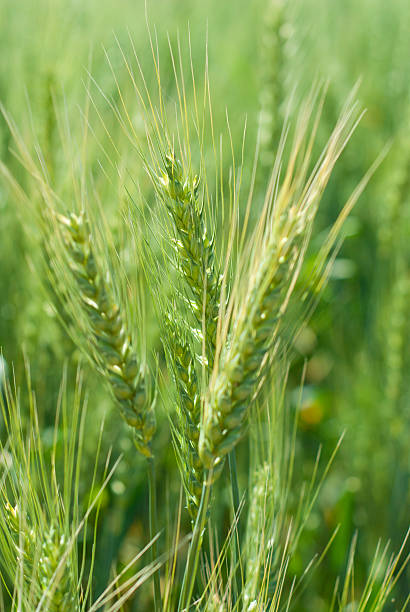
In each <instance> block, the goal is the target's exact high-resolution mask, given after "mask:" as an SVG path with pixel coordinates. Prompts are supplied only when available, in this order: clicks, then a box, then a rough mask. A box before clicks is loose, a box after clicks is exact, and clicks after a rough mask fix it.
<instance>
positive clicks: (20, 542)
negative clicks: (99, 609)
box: [4, 502, 78, 612]
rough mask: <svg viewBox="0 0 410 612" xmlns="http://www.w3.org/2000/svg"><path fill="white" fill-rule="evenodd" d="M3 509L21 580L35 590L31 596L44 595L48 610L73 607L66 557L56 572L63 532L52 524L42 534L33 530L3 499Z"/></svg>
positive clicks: (63, 544)
mask: <svg viewBox="0 0 410 612" xmlns="http://www.w3.org/2000/svg"><path fill="white" fill-rule="evenodd" d="M4 511H5V515H6V516H7V521H8V525H9V527H10V534H11V536H12V538H13V546H14V548H15V553H16V557H17V565H19V564H20V565H21V566H22V567H23V568H24V579H25V580H27V581H28V582H29V583H30V588H31V589H34V590H35V592H34V593H33V595H34V597H35V598H36V600H37V603H38V602H39V601H40V600H41V598H42V597H45V601H46V607H47V610H49V611H50V612H70V610H73V609H77V605H78V602H77V603H76V599H77V598H76V595H75V587H74V584H73V580H72V576H73V572H72V571H71V570H70V562H71V559H70V557H68V558H67V562H66V563H65V564H64V566H63V567H62V568H61V570H60V572H58V567H59V565H60V562H61V557H62V555H63V554H64V552H65V550H66V544H67V541H66V537H65V534H62V533H60V531H59V529H58V528H57V527H56V526H55V525H51V526H47V528H46V529H45V531H44V533H36V531H35V530H34V529H33V528H32V527H31V526H30V525H29V524H28V522H27V518H26V517H23V516H22V513H21V512H20V510H19V507H18V506H17V505H16V506H14V507H13V506H12V505H11V504H10V503H8V502H7V503H6V504H5V506H4ZM56 573H57V575H56ZM33 578H35V580H33Z"/></svg>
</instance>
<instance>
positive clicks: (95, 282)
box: [57, 213, 156, 457]
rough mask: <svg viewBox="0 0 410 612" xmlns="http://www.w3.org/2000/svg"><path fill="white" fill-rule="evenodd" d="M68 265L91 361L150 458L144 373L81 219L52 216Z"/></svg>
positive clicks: (150, 408) (149, 404) (150, 418)
mask: <svg viewBox="0 0 410 612" xmlns="http://www.w3.org/2000/svg"><path fill="white" fill-rule="evenodd" d="M57 218H58V221H59V222H60V224H61V225H62V226H63V228H64V230H65V231H64V242H65V246H66V250H67V255H68V260H69V265H70V268H71V272H72V275H73V278H74V279H75V283H76V285H77V289H78V293H79V296H80V299H81V306H82V309H83V311H84V313H85V315H86V319H87V323H88V326H89V329H90V339H91V343H92V347H93V354H92V356H93V358H94V361H95V364H96V366H97V368H98V369H99V371H100V372H101V373H102V375H103V376H104V378H105V380H106V381H107V382H108V384H109V386H110V388H111V390H112V393H113V395H114V398H115V400H116V403H117V405H118V407H119V409H120V412H121V415H122V417H123V418H124V420H125V421H126V422H127V423H128V425H130V426H131V427H132V428H133V431H134V442H135V445H136V447H137V449H138V451H139V452H140V453H141V454H142V455H144V456H145V457H151V456H152V452H151V439H152V437H153V435H154V432H155V427H156V424H155V414H154V405H153V401H152V399H151V393H150V389H149V384H148V380H147V373H146V372H145V370H144V369H143V367H142V365H141V363H140V362H139V360H138V357H137V354H136V351H135V350H134V348H133V345H132V340H131V336H130V334H129V333H128V331H127V328H126V324H125V320H124V317H123V315H122V312H121V309H120V306H119V305H118V304H117V303H116V301H115V299H114V297H113V292H112V290H111V287H110V285H109V282H108V281H107V280H106V279H105V278H104V274H103V272H102V271H101V270H100V269H99V267H98V263H97V261H96V259H95V257H94V253H93V249H92V242H91V235H90V231H89V229H88V223H87V221H86V219H85V216H84V214H80V215H75V214H72V213H71V214H70V215H68V216H64V215H58V217H57Z"/></svg>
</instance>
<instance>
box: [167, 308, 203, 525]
mask: <svg viewBox="0 0 410 612" xmlns="http://www.w3.org/2000/svg"><path fill="white" fill-rule="evenodd" d="M165 328H166V333H167V343H166V347H165V348H166V350H167V355H168V361H169V363H170V366H171V371H172V373H173V377H174V382H175V386H176V390H177V402H176V413H177V414H176V416H177V422H176V423H172V430H173V435H174V442H175V452H176V456H177V461H178V467H179V470H180V473H181V476H182V482H183V485H184V489H185V495H186V501H187V509H188V512H189V514H190V516H191V519H192V520H193V521H194V520H195V519H196V516H197V514H198V508H199V504H200V500H201V493H202V483H203V479H204V470H203V465H202V462H201V460H200V458H199V450H198V442H199V423H200V420H201V395H200V387H199V381H198V377H197V373H196V368H195V357H194V355H193V353H192V351H191V348H190V346H189V345H188V342H187V341H186V339H185V338H184V332H183V329H182V326H181V325H179V324H178V322H177V320H176V318H175V316H174V315H173V314H170V313H168V315H167V316H166V318H165Z"/></svg>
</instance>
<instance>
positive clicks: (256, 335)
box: [199, 106, 354, 469]
mask: <svg viewBox="0 0 410 612" xmlns="http://www.w3.org/2000/svg"><path fill="white" fill-rule="evenodd" d="M353 110H354V106H353V107H352V108H348V107H347V110H346V112H345V113H344V114H343V115H342V116H341V118H340V119H339V122H338V123H337V125H336V127H335V130H334V132H333V134H332V136H331V137H330V139H329V141H328V144H327V146H326V148H325V150H324V152H323V153H322V155H321V157H320V159H319V162H318V163H317V164H316V166H315V167H314V170H313V172H312V173H311V175H310V176H309V177H308V178H306V174H307V166H308V163H309V161H310V153H311V148H312V143H313V136H314V133H315V132H314V130H313V133H312V135H311V136H310V142H309V143H308V144H307V145H306V144H305V139H306V130H307V125H308V121H307V118H308V117H309V114H308V115H303V114H302V115H301V122H300V123H299V126H298V127H297V135H296V139H295V143H294V146H293V151H292V154H291V157H290V161H289V164H288V167H287V170H286V173H285V176H284V179H283V182H282V186H281V188H280V190H279V193H278V194H277V196H276V197H274V195H273V194H274V192H275V186H274V185H275V183H276V182H277V180H278V177H277V176H276V177H275V175H273V176H272V179H273V180H272V182H271V185H272V198H271V201H269V200H270V198H268V199H267V203H266V206H265V209H264V211H263V213H262V215H261V220H260V224H259V227H258V230H257V232H256V234H255V242H254V245H253V253H254V254H253V257H252V258H251V264H250V266H249V269H248V271H249V281H248V289H247V292H246V293H245V294H244V296H240V295H239V294H238V295H237V296H234V298H235V299H236V301H237V304H236V305H235V306H236V308H235V309H234V308H231V311H232V312H233V313H234V316H233V321H232V325H231V329H232V331H231V333H230V335H229V336H228V337H227V338H225V340H223V339H222V341H223V343H224V345H223V350H222V351H221V355H220V358H219V360H218V364H217V366H218V367H217V368H215V369H214V373H213V376H212V378H211V381H210V388H209V393H208V396H207V398H206V402H205V409H204V417H203V422H202V423H201V428H200V429H201V432H200V441H199V450H200V456H201V459H202V461H203V463H204V465H205V467H206V468H208V469H210V468H212V467H214V466H216V465H218V464H219V463H220V462H221V460H222V459H223V457H224V456H225V455H226V454H228V453H229V452H230V451H231V450H232V449H233V448H234V446H235V445H236V444H237V442H238V440H239V439H240V437H241V435H242V433H243V425H244V419H245V415H246V411H247V410H248V408H249V406H250V405H251V404H252V402H253V400H254V399H255V392H256V390H257V388H258V385H257V383H259V382H260V381H261V368H262V366H263V364H264V363H265V362H266V360H267V359H268V358H269V357H271V356H273V354H274V351H275V350H276V349H277V343H278V339H280V330H281V320H282V317H283V314H284V313H285V311H286V309H287V306H288V303H289V299H290V296H291V294H292V292H293V290H294V288H295V284H296V280H297V278H298V275H299V272H300V268H301V264H302V261H303V257H304V254H305V252H306V248H307V244H308V241H309V238H310V235H311V230H312V224H313V220H314V218H315V215H316V212H317V208H318V205H319V201H320V198H321V196H322V193H323V191H324V189H325V187H326V185H327V183H328V181H329V178H330V175H331V172H332V170H333V167H334V165H335V163H336V161H337V159H338V157H339V156H340V154H341V152H342V150H343V148H344V146H345V145H346V142H347V140H348V136H349V132H348V126H349V124H350V120H351V117H352V114H353ZM316 125H317V121H316ZM299 155H301V159H300V160H299V161H298V157H299ZM346 206H348V204H347V205H346ZM343 214H344V213H343V211H342V213H341V217H342V218H343ZM339 227H340V223H339V222H338V221H337V222H336V224H335V228H336V229H335V230H334V231H333V230H332V232H331V233H330V234H329V236H331V239H332V240H335V236H337V229H338V228H339ZM225 327H226V326H225ZM226 340H228V342H226ZM259 387H260V386H259Z"/></svg>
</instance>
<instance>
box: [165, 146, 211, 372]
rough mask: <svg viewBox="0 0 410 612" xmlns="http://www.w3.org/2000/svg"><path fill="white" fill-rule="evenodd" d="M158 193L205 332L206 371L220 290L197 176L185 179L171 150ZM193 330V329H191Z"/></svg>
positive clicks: (177, 257) (178, 263) (198, 317)
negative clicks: (169, 218) (173, 234)
mask: <svg viewBox="0 0 410 612" xmlns="http://www.w3.org/2000/svg"><path fill="white" fill-rule="evenodd" d="M159 182H160V187H161V189H160V192H161V195H162V197H163V200H164V202H165V204H166V207H167V209H168V211H169V214H170V216H171V218H172V221H173V223H174V226H175V231H176V240H175V241H174V245H175V251H176V261H177V265H178V268H179V269H180V272H181V274H182V276H183V277H184V279H185V281H186V283H187V285H188V287H189V289H190V292H191V299H190V302H189V303H190V306H191V307H192V309H193V311H194V315H195V318H196V320H197V322H198V325H199V326H200V329H199V332H200V335H202V332H203V331H204V335H205V346H206V357H207V364H208V367H209V370H212V368H213V361H214V355H215V347H216V332H217V322H218V312H219V300H220V293H221V283H220V277H219V274H218V273H217V270H216V263H215V250H214V240H213V239H212V238H211V237H209V236H208V233H207V229H206V224H205V219H204V211H203V207H202V206H201V205H200V203H199V185H200V182H199V178H198V177H197V176H196V177H194V178H193V179H192V180H190V179H189V178H185V177H184V175H183V168H182V165H181V163H180V162H179V160H177V159H176V158H175V156H174V155H173V154H172V153H170V154H168V155H166V157H165V171H164V172H163V173H162V176H161V177H160V181H159ZM194 331H196V330H194Z"/></svg>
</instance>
